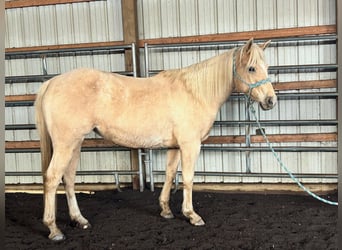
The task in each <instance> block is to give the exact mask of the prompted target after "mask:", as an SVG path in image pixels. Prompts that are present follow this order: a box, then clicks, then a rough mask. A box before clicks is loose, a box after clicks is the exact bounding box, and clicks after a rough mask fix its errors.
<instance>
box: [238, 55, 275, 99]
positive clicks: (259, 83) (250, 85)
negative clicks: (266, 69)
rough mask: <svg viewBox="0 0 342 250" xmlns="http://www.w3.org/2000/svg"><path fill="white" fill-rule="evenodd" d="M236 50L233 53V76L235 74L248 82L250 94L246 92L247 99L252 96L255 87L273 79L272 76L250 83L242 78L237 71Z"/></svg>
mask: <svg viewBox="0 0 342 250" xmlns="http://www.w3.org/2000/svg"><path fill="white" fill-rule="evenodd" d="M236 52H237V50H235V51H234V54H233V76H235V77H236V78H237V79H239V80H240V81H241V82H243V83H244V84H246V85H247V86H248V94H246V93H245V95H246V97H247V99H250V98H251V92H252V90H253V89H254V88H256V87H259V86H261V85H263V84H265V83H268V82H270V81H271V78H266V79H263V80H260V81H257V82H254V83H248V82H246V81H245V80H244V79H242V77H241V76H240V75H239V74H238V72H237V71H236V62H235V61H236Z"/></svg>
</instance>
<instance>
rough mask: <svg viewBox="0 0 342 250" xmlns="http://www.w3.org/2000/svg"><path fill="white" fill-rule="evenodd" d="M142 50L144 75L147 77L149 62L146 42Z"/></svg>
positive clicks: (148, 74)
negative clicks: (143, 54)
mask: <svg viewBox="0 0 342 250" xmlns="http://www.w3.org/2000/svg"><path fill="white" fill-rule="evenodd" d="M144 52H145V77H149V76H150V73H149V62H148V44H147V43H145V44H144Z"/></svg>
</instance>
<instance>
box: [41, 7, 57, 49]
mask: <svg viewBox="0 0 342 250" xmlns="http://www.w3.org/2000/svg"><path fill="white" fill-rule="evenodd" d="M38 11H39V20H40V31H41V43H42V44H44V45H50V44H57V23H56V7H55V5H47V6H41V7H39V8H38Z"/></svg>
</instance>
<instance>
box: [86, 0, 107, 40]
mask: <svg viewBox="0 0 342 250" xmlns="http://www.w3.org/2000/svg"><path fill="white" fill-rule="evenodd" d="M88 8H89V11H90V40H91V41H92V42H102V41H108V22H107V12H106V2H104V1H97V2H90V3H89V7H88Z"/></svg>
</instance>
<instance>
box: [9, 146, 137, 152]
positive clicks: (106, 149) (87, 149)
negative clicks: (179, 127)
mask: <svg viewBox="0 0 342 250" xmlns="http://www.w3.org/2000/svg"><path fill="white" fill-rule="evenodd" d="M130 150H132V149H131V148H126V147H118V146H116V147H82V148H81V151H82V152H99V151H101V152H110V151H130ZM5 153H40V149H39V148H11V149H5Z"/></svg>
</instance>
